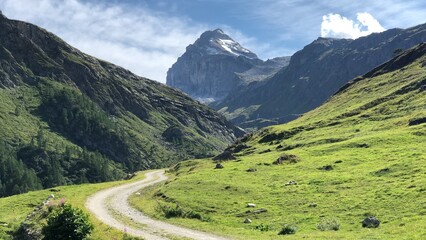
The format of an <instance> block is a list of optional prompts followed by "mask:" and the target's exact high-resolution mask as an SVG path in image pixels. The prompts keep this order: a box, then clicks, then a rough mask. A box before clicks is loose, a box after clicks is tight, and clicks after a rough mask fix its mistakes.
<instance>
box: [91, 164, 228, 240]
mask: <svg viewBox="0 0 426 240" xmlns="http://www.w3.org/2000/svg"><path fill="white" fill-rule="evenodd" d="M145 176H146V178H145V179H143V180H140V181H137V182H133V183H128V184H123V185H120V186H117V187H113V188H108V189H104V190H102V191H99V192H97V193H95V194H94V195H92V196H90V197H89V198H88V199H87V201H86V208H87V209H89V210H90V212H92V214H93V215H95V216H96V218H98V219H99V220H100V221H102V222H104V223H105V224H107V225H109V226H111V227H114V228H117V229H119V230H122V231H124V230H125V231H126V232H127V233H128V234H130V235H134V236H138V237H142V238H144V239H147V240H151V239H152V240H160V239H161V240H162V239H169V238H168V236H179V237H185V238H190V239H202V240H213V239H215V240H222V239H223V240H225V239H227V238H223V237H220V236H216V235H213V234H210V233H206V232H201V231H197V230H192V229H189V228H184V227H179V226H176V225H172V224H169V223H165V222H162V221H158V220H154V219H152V218H150V217H148V216H146V215H144V214H143V213H141V212H140V211H138V210H136V209H134V208H132V207H131V206H130V205H129V203H128V201H127V199H128V198H129V196H130V195H131V194H133V193H135V192H136V191H139V190H140V189H142V188H145V187H148V186H151V185H153V184H156V183H159V182H162V181H165V180H167V179H168V177H167V176H166V175H164V170H157V171H153V172H148V173H146V174H145ZM117 214H120V215H122V216H125V217H126V218H129V220H131V221H133V222H134V223H138V224H139V225H140V224H142V225H143V227H140V228H139V227H133V226H132V227H129V226H128V225H126V224H125V223H123V222H121V221H120V220H119V219H117V218H116V216H117Z"/></svg>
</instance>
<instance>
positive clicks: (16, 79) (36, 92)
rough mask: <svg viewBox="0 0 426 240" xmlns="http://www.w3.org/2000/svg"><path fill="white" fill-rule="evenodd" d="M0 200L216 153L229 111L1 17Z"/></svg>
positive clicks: (230, 135) (229, 130)
mask: <svg viewBox="0 0 426 240" xmlns="http://www.w3.org/2000/svg"><path fill="white" fill-rule="evenodd" d="M0 101H1V104H0V155H1V156H2V158H1V159H0V161H1V162H2V164H1V167H0V171H1V175H0V181H1V182H0V197H1V196H7V195H11V194H17V193H22V192H26V191H28V190H32V189H39V188H41V187H52V186H58V185H63V184H72V183H84V182H101V181H109V180H115V179H120V178H123V177H124V176H125V173H126V172H127V173H129V172H134V171H136V170H139V169H148V168H156V167H162V166H168V165H170V164H172V163H176V162H179V161H181V160H184V159H189V158H194V157H197V158H198V157H207V156H213V155H215V154H217V153H218V152H220V151H221V150H223V148H225V147H226V146H227V144H229V143H231V142H232V141H233V140H234V139H235V133H234V130H235V131H237V129H235V128H234V127H233V125H231V124H230V123H228V122H227V121H226V120H225V119H224V118H223V117H221V116H220V115H218V114H216V113H215V112H213V111H211V110H210V109H209V108H208V107H206V106H204V105H201V104H200V103H198V102H195V101H193V100H191V99H190V98H189V97H187V96H186V95H184V94H182V93H180V92H179V91H176V90H173V89H171V88H168V87H166V86H164V85H163V84H160V83H156V82H154V81H151V80H148V79H145V78H142V77H138V76H136V75H134V74H132V73H131V72H129V71H127V70H125V69H123V68H120V67H118V66H115V65H113V64H110V63H107V62H104V61H102V60H99V59H96V58H93V57H91V56H88V55H86V54H84V53H82V52H80V51H78V50H77V49H75V48H73V47H71V46H69V45H68V44H67V43H65V42H63V41H62V40H61V39H59V38H58V37H56V36H55V35H53V34H51V33H49V32H47V31H45V30H43V29H41V28H38V27H37V26H34V25H31V24H28V23H25V22H20V21H14V20H9V19H7V18H5V17H4V16H3V15H1V14H0Z"/></svg>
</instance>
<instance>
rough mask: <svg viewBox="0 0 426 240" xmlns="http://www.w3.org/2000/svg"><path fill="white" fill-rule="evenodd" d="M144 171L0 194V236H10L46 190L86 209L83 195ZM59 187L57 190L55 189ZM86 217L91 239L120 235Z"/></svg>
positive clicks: (43, 196)
mask: <svg viewBox="0 0 426 240" xmlns="http://www.w3.org/2000/svg"><path fill="white" fill-rule="evenodd" d="M143 173H145V172H139V173H138V174H137V175H136V176H135V177H134V178H132V179H131V180H126V181H124V180H123V181H116V182H106V183H99V184H82V185H72V186H61V187H57V188H54V191H52V189H46V190H41V191H34V192H29V193H25V194H20V195H16V196H11V197H6V198H0V239H5V240H6V239H12V238H11V233H12V232H14V231H16V230H17V229H18V228H19V225H20V223H21V222H22V221H23V220H24V219H25V217H26V216H27V215H28V214H29V213H30V212H32V211H33V209H34V207H35V206H37V205H39V204H40V203H41V202H43V201H44V200H45V199H46V198H47V197H48V196H49V195H50V194H54V195H55V199H61V198H64V199H65V200H66V202H68V203H70V204H71V205H72V206H74V207H78V208H81V209H83V210H84V211H85V212H87V213H89V212H88V211H87V210H86V209H85V207H84V204H85V202H86V199H87V198H88V197H89V196H90V195H92V194H94V193H95V192H97V191H100V190H102V189H105V188H110V187H114V186H117V185H120V184H124V183H127V182H132V181H136V180H141V179H143V178H144V174H143ZM58 190H59V191H58ZM90 220H91V222H92V223H93V224H94V226H95V229H94V231H93V233H92V234H91V239H122V238H123V232H122V231H119V230H117V229H114V228H111V227H109V226H107V225H105V224H103V223H101V222H100V221H99V220H97V219H96V218H95V217H93V216H92V215H90Z"/></svg>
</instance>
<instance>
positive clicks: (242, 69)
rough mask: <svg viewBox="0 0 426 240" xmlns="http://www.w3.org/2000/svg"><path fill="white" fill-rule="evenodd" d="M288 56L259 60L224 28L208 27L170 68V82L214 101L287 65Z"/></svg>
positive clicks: (168, 80) (168, 83)
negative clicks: (226, 32) (227, 33)
mask: <svg viewBox="0 0 426 240" xmlns="http://www.w3.org/2000/svg"><path fill="white" fill-rule="evenodd" d="M288 59H289V58H288V57H284V58H275V59H271V60H268V61H262V60H260V59H259V58H258V57H257V55H256V54H255V53H253V52H251V51H250V50H248V49H246V48H244V47H242V46H241V45H240V44H239V43H238V42H236V41H234V40H233V39H232V38H230V37H229V36H228V35H226V34H225V33H224V32H223V31H222V30H221V29H216V30H213V31H206V32H204V33H203V34H201V36H200V38H199V39H197V40H196V41H195V43H194V44H191V45H189V46H188V47H187V48H186V52H185V53H184V54H183V55H182V56H181V57H179V58H178V60H177V62H176V63H175V64H173V66H172V67H171V68H170V69H169V70H168V72H167V85H168V86H171V87H175V88H178V89H180V90H182V91H183V92H185V93H187V94H188V95H190V96H191V97H193V98H195V99H198V100H201V101H205V102H211V101H214V100H220V99H222V98H224V97H226V96H227V95H228V94H229V93H230V92H232V91H233V90H235V89H236V88H237V87H238V86H240V85H244V84H247V83H249V82H252V81H259V80H262V79H264V78H266V77H268V76H270V75H272V74H274V73H276V72H277V71H278V70H279V69H281V68H282V67H284V66H286V65H288Z"/></svg>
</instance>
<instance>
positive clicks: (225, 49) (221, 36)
mask: <svg viewBox="0 0 426 240" xmlns="http://www.w3.org/2000/svg"><path fill="white" fill-rule="evenodd" d="M193 45H194V46H195V47H197V48H198V50H199V51H200V52H202V53H204V54H208V55H218V54H223V55H230V56H236V57H238V56H243V57H246V58H258V57H257V55H256V54H255V53H253V52H251V51H250V50H248V49H246V48H244V47H243V46H241V44H239V43H238V42H236V41H235V40H234V39H232V38H231V37H229V36H228V35H227V34H225V32H224V31H223V30H222V29H220V28H217V29H215V30H209V31H205V32H204V33H203V34H201V36H200V37H199V38H198V39H197V41H195V43H194V44H193Z"/></svg>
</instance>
